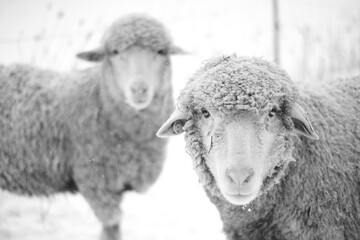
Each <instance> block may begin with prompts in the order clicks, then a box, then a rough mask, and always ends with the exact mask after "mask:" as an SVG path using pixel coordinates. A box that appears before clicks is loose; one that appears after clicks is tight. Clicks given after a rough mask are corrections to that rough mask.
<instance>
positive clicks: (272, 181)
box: [261, 161, 286, 193]
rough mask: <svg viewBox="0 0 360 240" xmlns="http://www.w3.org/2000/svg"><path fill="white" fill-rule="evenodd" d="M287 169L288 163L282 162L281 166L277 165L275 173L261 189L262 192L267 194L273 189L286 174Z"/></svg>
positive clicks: (265, 180) (265, 181)
mask: <svg viewBox="0 0 360 240" xmlns="http://www.w3.org/2000/svg"><path fill="white" fill-rule="evenodd" d="M285 169H286V162H285V161H284V162H282V163H281V164H280V165H277V166H275V167H274V169H273V173H272V174H271V176H267V177H266V178H265V179H264V181H263V186H262V188H261V190H262V192H263V193H265V192H266V191H268V190H269V189H271V188H272V187H273V186H274V185H275V184H276V183H277V182H278V180H279V178H280V177H281V176H282V174H283V173H284V172H285Z"/></svg>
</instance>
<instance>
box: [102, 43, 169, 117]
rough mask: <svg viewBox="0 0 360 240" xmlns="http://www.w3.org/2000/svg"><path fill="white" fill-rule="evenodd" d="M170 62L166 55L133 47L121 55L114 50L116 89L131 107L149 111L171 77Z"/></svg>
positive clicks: (112, 67)
mask: <svg viewBox="0 0 360 240" xmlns="http://www.w3.org/2000/svg"><path fill="white" fill-rule="evenodd" d="M169 61H170V60H169V57H168V56H167V55H166V54H165V52H161V51H159V52H155V51H153V50H150V49H148V48H142V47H137V46H133V47H130V48H128V49H126V50H124V51H122V52H121V53H119V52H118V50H116V49H114V50H112V53H111V55H110V57H109V65H110V69H111V73H112V81H114V87H115V88H117V89H118V90H119V92H120V91H121V92H122V94H123V95H124V97H125V101H126V102H127V103H128V104H129V105H130V106H131V107H133V108H135V109H138V110H141V109H145V108H147V107H148V106H149V105H150V103H151V101H152V99H153V97H154V95H155V93H156V91H157V90H158V89H159V88H162V87H163V86H162V84H164V83H163V79H164V78H165V75H166V74H169V69H170V67H169V65H170V62H169ZM165 84H166V83H165Z"/></svg>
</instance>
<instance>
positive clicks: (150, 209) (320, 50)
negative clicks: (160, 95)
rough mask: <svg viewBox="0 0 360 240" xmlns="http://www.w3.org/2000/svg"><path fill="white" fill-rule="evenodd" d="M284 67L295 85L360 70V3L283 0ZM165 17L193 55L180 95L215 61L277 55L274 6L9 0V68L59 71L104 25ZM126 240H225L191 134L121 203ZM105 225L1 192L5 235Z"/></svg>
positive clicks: (176, 72)
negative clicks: (189, 147)
mask: <svg viewBox="0 0 360 240" xmlns="http://www.w3.org/2000/svg"><path fill="white" fill-rule="evenodd" d="M279 5H280V21H281V34H282V35H281V63H282V65H283V67H284V68H285V69H286V70H287V71H288V72H289V73H290V75H291V76H293V78H294V79H296V80H302V81H321V80H322V79H323V78H327V77H334V76H335V75H336V76H346V75H351V74H353V73H359V72H360V30H359V28H358V26H359V23H360V2H359V1H357V0H346V1H336V0H331V1H329V0H302V1H296V0H287V1H281V0H279ZM132 12H142V13H147V14H149V15H151V16H154V17H155V18H157V19H159V20H160V21H162V22H163V23H164V24H165V25H166V26H167V27H168V29H169V30H170V32H171V34H172V36H173V39H174V41H175V43H176V44H177V45H179V46H181V47H182V48H183V49H185V50H186V51H188V52H189V54H188V55H184V56H174V57H173V59H172V60H173V86H174V89H175V92H174V95H175V96H177V94H178V92H179V90H180V89H181V88H182V86H183V85H184V83H185V82H186V81H187V79H188V78H189V76H191V74H192V73H193V72H194V71H195V70H196V69H197V68H198V66H199V65H200V64H201V62H202V61H203V60H204V59H206V58H208V57H210V56H213V55H219V54H225V53H233V52H235V53H237V54H239V55H251V56H259V57H263V58H265V59H270V60H272V59H273V56H272V28H271V26H272V25H271V24H272V15H271V14H272V12H271V1H270V0H253V1H245V0H242V1H240V0H227V1H223V0H197V1H194V0H152V1H149V0H148V1H146V0H131V1H125V0H123V1H120V0H101V1H100V0H94V1H88V0H62V1H55V0H34V1H21V0H1V1H0V53H1V54H0V63H1V64H9V63H12V62H25V63H31V64H34V65H37V66H40V67H44V68H51V69H56V70H60V71H70V70H77V69H82V68H85V67H88V66H89V64H87V63H84V62H81V61H80V60H77V59H75V57H74V56H75V54H76V53H77V52H79V51H84V50H89V49H91V48H95V47H96V46H97V44H98V43H99V41H100V37H101V35H102V33H103V30H104V28H105V27H106V26H107V25H109V24H110V23H111V22H112V21H114V20H115V19H117V18H118V17H121V16H123V15H124V14H128V13H132ZM122 209H123V215H122V218H121V219H122V233H123V238H124V239H135V240H136V239H148V240H151V239H157V240H162V239H164V240H165V239H174V240H176V239H187V240H192V239H194V240H195V239H209V240H212V239H217V240H221V239H225V236H224V234H223V233H222V224H221V220H220V217H219V214H218V212H217V210H216V209H215V207H214V206H213V205H212V204H211V203H210V201H209V200H208V198H207V197H206V196H205V193H204V191H203V189H202V187H201V185H200V184H199V183H198V179H197V176H196V173H195V171H194V170H193V167H192V162H191V159H190V157H189V156H188V155H187V154H186V152H185V144H184V140H183V137H177V138H173V139H171V140H170V143H169V146H168V155H167V161H166V164H165V166H164V171H163V173H162V174H161V176H160V178H159V180H158V181H157V182H156V184H155V185H154V186H153V187H152V188H151V189H150V190H149V191H148V192H147V193H145V194H136V193H129V194H127V195H126V196H125V199H124V202H123V204H122ZM100 229H101V225H100V223H99V222H98V220H97V219H96V218H95V216H94V215H93V213H92V211H91V210H90V208H89V206H88V204H87V203H86V202H85V200H84V199H83V198H82V196H80V195H78V194H75V195H72V194H66V195H56V196H51V197H49V198H28V197H19V196H15V195H12V194H9V193H6V192H0V239H9V240H17V239H22V240H32V239H37V240H42V239H44V240H45V239H98V236H99V233H100Z"/></svg>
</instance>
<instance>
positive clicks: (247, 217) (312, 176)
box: [157, 55, 360, 240]
mask: <svg viewBox="0 0 360 240" xmlns="http://www.w3.org/2000/svg"><path fill="white" fill-rule="evenodd" d="M305 110H306V111H305ZM306 112H308V113H306ZM310 119H312V121H310ZM359 119H360V77H355V78H350V79H343V80H339V81H329V83H327V85H325V86H317V87H312V86H310V87H309V86H306V85H295V83H294V82H292V80H291V79H290V77H289V75H288V74H287V73H286V72H285V71H284V70H282V69H281V68H280V67H279V66H277V65H275V64H273V63H271V62H268V61H266V60H263V59H260V58H249V57H240V56H236V55H229V56H223V57H217V58H213V59H210V60H208V61H207V62H206V63H205V64H203V65H202V67H201V68H200V69H199V70H198V71H197V72H196V73H195V74H194V75H193V77H192V78H190V80H189V81H188V83H187V84H186V86H185V87H184V89H183V90H182V91H181V93H180V95H179V97H178V100H177V107H176V108H175V110H174V112H173V114H172V115H171V116H170V117H169V119H168V120H167V121H166V122H165V123H164V124H163V126H162V127H161V128H160V129H159V131H158V133H157V135H158V136H159V137H163V138H165V137H170V136H175V135H179V134H181V133H183V132H185V140H186V149H187V152H188V153H189V155H190V156H191V157H192V159H193V164H194V168H195V169H196V171H197V174H198V176H199V180H200V182H201V183H202V184H203V186H204V189H205V191H206V193H207V195H208V197H209V198H210V200H211V202H212V203H213V204H214V205H215V206H216V207H217V209H218V210H219V213H220V216H221V219H222V221H223V230H224V232H225V234H226V236H227V239H229V240H235V239H261V240H264V239H265V240H266V239H360V122H359ZM314 129H315V130H314Z"/></svg>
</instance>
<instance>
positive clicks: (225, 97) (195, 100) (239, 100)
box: [178, 55, 298, 196]
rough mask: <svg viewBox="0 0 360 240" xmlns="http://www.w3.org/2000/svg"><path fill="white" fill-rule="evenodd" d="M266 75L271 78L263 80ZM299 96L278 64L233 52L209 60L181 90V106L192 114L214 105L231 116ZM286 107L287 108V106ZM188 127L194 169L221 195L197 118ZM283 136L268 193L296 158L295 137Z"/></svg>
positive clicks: (270, 173)
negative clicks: (279, 157) (230, 54)
mask: <svg viewBox="0 0 360 240" xmlns="http://www.w3.org/2000/svg"><path fill="white" fill-rule="evenodd" d="M264 78H266V79H267V81H262V79H264ZM297 98H298V91H297V89H296V88H295V86H294V85H293V83H292V82H291V80H290V77H289V76H288V75H287V73H286V72H285V71H283V70H281V69H280V68H278V67H277V66H276V65H274V64H272V63H270V62H267V61H265V60H262V59H258V58H250V59H249V58H246V57H237V56H236V55H232V56H228V57H221V58H214V59H211V60H209V61H208V62H206V63H205V64H204V65H203V66H202V67H201V68H200V69H199V70H198V71H197V72H196V73H195V74H194V76H193V77H192V78H191V79H190V80H189V82H188V83H187V85H186V86H185V88H184V89H183V90H182V92H181V93H180V96H179V97H178V104H179V105H178V106H179V108H180V110H181V111H183V112H188V113H189V114H193V113H195V112H196V111H197V110H198V109H200V108H201V107H204V106H206V108H209V107H210V108H213V109H214V110H216V111H219V112H220V113H222V114H225V115H228V116H231V115H233V114H237V113H238V112H239V111H242V110H246V111H254V112H257V113H258V112H264V111H269V110H270V109H271V108H272V107H274V102H280V103H281V104H282V105H290V104H291V103H292V102H294V101H295V100H296V99H297ZM275 100H280V101H275ZM276 107H279V106H276ZM284 109H285V110H286V109H287V107H285V108H284ZM283 121H284V123H285V126H286V127H287V128H288V129H291V128H292V123H291V120H290V119H288V118H285V119H283ZM184 130H185V131H186V134H185V138H186V144H187V145H186V148H187V151H188V152H189V153H190V155H191V156H192V158H193V160H194V168H195V169H196V171H197V173H198V175H199V179H200V182H201V183H202V184H203V186H204V187H205V189H206V190H208V191H210V192H211V193H212V194H213V195H216V196H221V193H220V190H219V188H218V186H217V185H216V182H215V180H214V177H213V176H212V174H211V172H210V170H209V169H208V167H207V165H206V155H207V152H206V150H205V148H204V146H203V144H202V139H201V135H200V131H199V130H198V129H197V127H196V124H195V122H194V120H193V119H191V120H189V121H187V123H186V125H185V127H184ZM279 137H280V136H279ZM280 138H281V139H287V140H284V143H283V144H280V145H279V148H282V149H281V152H283V154H282V156H281V159H279V160H278V161H277V162H275V163H276V164H277V165H274V166H273V168H272V169H274V168H275V167H279V168H278V169H277V172H276V173H277V175H275V174H274V173H275V172H274V171H270V172H269V173H268V176H269V178H268V179H267V182H266V184H265V185H266V186H265V187H264V188H263V189H262V191H261V194H264V193H266V192H267V191H268V190H269V189H271V188H272V187H273V186H274V184H276V183H278V182H279V180H280V179H281V177H282V176H283V174H284V171H285V169H286V167H287V165H288V164H289V163H290V162H291V161H294V158H293V157H292V155H291V152H292V140H291V139H290V137H289V136H288V134H285V135H284V136H281V137H280ZM272 175H274V176H272Z"/></svg>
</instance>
